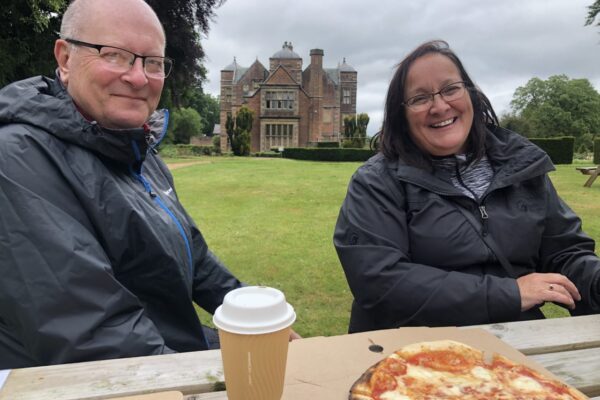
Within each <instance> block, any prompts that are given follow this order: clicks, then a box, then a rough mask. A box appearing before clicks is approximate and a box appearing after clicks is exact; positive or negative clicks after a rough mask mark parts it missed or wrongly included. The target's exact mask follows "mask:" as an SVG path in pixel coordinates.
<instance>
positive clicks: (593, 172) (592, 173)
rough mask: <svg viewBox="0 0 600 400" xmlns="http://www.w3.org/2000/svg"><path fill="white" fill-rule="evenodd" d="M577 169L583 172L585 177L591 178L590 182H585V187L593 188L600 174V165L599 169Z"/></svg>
mask: <svg viewBox="0 0 600 400" xmlns="http://www.w3.org/2000/svg"><path fill="white" fill-rule="evenodd" d="M575 169H576V170H577V171H579V172H581V173H582V174H583V175H589V176H590V177H589V178H588V180H587V181H585V183H584V184H583V186H584V187H591V186H592V183H594V181H595V180H596V178H597V177H598V174H600V165H598V166H597V167H577V168H575Z"/></svg>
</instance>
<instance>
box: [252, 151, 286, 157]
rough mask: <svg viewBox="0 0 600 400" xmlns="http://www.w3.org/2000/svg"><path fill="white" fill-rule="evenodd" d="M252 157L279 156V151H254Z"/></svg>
mask: <svg viewBox="0 0 600 400" xmlns="http://www.w3.org/2000/svg"><path fill="white" fill-rule="evenodd" d="M254 157H263V158H281V153H280V152H278V151H261V152H258V153H254Z"/></svg>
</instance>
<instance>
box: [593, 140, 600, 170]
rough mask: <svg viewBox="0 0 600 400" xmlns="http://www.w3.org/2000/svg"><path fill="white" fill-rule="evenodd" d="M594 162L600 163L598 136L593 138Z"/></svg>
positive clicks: (599, 141)
mask: <svg viewBox="0 0 600 400" xmlns="http://www.w3.org/2000/svg"><path fill="white" fill-rule="evenodd" d="M594 164H600V138H598V139H594Z"/></svg>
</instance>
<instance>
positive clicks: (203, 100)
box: [186, 87, 221, 136]
mask: <svg viewBox="0 0 600 400" xmlns="http://www.w3.org/2000/svg"><path fill="white" fill-rule="evenodd" d="M186 103H187V105H188V107H191V108H193V109H195V110H196V111H198V114H200V116H201V117H202V122H203V125H202V133H203V134H205V135H208V136H210V135H212V133H213V130H214V128H215V124H218V123H219V118H220V113H221V106H220V104H219V98H218V97H216V96H212V95H211V94H210V93H204V91H203V90H202V88H201V87H198V88H195V89H194V90H192V91H190V96H189V99H188V100H187V101H186Z"/></svg>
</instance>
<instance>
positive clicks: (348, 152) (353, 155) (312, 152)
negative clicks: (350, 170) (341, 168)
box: [283, 147, 376, 161]
mask: <svg viewBox="0 0 600 400" xmlns="http://www.w3.org/2000/svg"><path fill="white" fill-rule="evenodd" d="M375 153H376V151H374V150H369V149H340V148H310V147H288V148H285V149H283V158H292V159H295V160H312V161H367V160H368V159H369V158H371V157H372V156H374V155H375Z"/></svg>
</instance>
